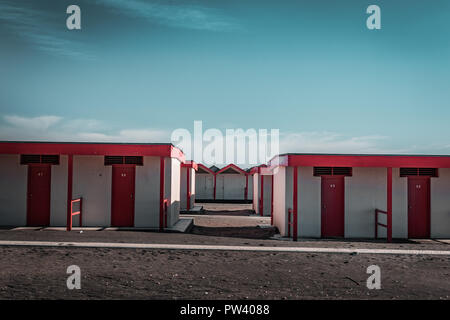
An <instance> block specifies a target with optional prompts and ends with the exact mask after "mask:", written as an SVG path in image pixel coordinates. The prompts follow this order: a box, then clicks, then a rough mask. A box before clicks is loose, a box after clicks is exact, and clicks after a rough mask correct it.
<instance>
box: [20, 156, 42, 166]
mask: <svg viewBox="0 0 450 320" xmlns="http://www.w3.org/2000/svg"><path fill="white" fill-rule="evenodd" d="M30 163H41V156H40V155H39V154H22V155H21V156H20V164H30Z"/></svg>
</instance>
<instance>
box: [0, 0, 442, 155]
mask: <svg viewBox="0 0 450 320" xmlns="http://www.w3.org/2000/svg"><path fill="white" fill-rule="evenodd" d="M71 4H77V5H79V6H80V7H81V15H82V30H76V31H69V30H67V29H66V23H65V21H66V18H67V14H66V8H67V6H69V5H71ZM370 4H377V5H379V6H380V8H381V19H382V29H381V30H375V31H371V30H368V29H367V28H366V18H367V16H368V15H367V14H366V13H365V11H366V8H367V7H368V6H369V5H370ZM449 9H450V2H449V1H446V0H435V1H433V2H432V4H431V3H430V2H429V1H413V0H412V1H400V0H390V1H375V0H374V1H360V0H341V1H331V0H330V1H325V0H318V1H312V0H309V1H300V0H297V1H256V0H248V1H243V0H226V1H225V0H221V1H219V0H197V1H181V0H178V1H177V0H175V1H162V0H160V1H153V0H149V1H144V0H94V1H81V0H77V1H74V0H70V1H64V0H59V1H56V0H53V1H48V0H47V1H45V0H40V1H25V0H16V1H12V0H11V1H9V0H0V39H1V43H0V140H71V141H73V140H79V141H146V142H165V141H169V138H170V133H171V131H172V130H174V129H176V128H187V129H192V127H193V121H194V120H202V121H203V124H204V127H205V128H219V129H222V130H224V129H225V128H243V129H248V128H255V129H259V128H267V129H271V128H278V129H280V132H281V147H282V150H281V151H282V152H342V153H347V152H350V153H427V154H450V130H449V124H448V123H449V119H450V108H449V106H450V103H449V98H450V41H449V39H450V23H449V22H450V10H449Z"/></svg>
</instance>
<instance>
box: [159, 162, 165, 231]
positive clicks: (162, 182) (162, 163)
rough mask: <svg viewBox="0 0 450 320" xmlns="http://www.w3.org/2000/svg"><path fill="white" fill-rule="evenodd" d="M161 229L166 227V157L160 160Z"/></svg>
mask: <svg viewBox="0 0 450 320" xmlns="http://www.w3.org/2000/svg"><path fill="white" fill-rule="evenodd" d="M159 168H160V169H159V230H160V231H162V230H163V229H164V173H165V163H164V157H161V158H160V160H159Z"/></svg>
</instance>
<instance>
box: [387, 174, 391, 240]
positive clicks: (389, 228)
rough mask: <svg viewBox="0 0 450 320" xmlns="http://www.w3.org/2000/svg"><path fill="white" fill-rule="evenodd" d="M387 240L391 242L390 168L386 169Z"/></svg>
mask: <svg viewBox="0 0 450 320" xmlns="http://www.w3.org/2000/svg"><path fill="white" fill-rule="evenodd" d="M386 199H387V206H386V207H387V239H388V242H392V168H387V197H386Z"/></svg>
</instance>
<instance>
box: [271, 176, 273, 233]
mask: <svg viewBox="0 0 450 320" xmlns="http://www.w3.org/2000/svg"><path fill="white" fill-rule="evenodd" d="M271 178H272V184H271V189H272V190H270V196H271V199H270V225H272V226H273V174H272V176H271Z"/></svg>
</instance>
